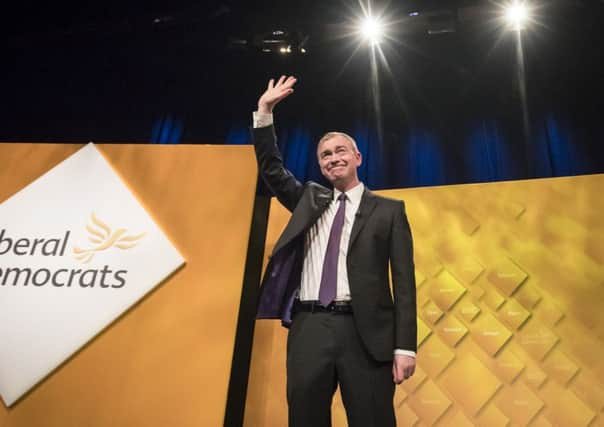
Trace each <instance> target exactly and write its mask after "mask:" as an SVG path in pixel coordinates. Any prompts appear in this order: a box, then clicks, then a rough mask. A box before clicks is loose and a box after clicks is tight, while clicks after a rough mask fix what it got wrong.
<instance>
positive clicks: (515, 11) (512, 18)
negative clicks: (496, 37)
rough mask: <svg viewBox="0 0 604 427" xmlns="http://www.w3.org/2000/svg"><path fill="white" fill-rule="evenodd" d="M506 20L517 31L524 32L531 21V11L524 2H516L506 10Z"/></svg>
mask: <svg viewBox="0 0 604 427" xmlns="http://www.w3.org/2000/svg"><path fill="white" fill-rule="evenodd" d="M504 17H505V20H506V22H507V24H508V25H509V26H510V27H511V28H512V29H513V30H516V31H520V30H523V29H524V27H525V25H526V23H527V21H528V20H529V10H528V7H527V6H526V4H525V3H524V2H519V1H515V2H514V3H511V4H509V5H508V6H507V7H506V8H505V15H504Z"/></svg>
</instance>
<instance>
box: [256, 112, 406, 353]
mask: <svg viewBox="0 0 604 427" xmlns="http://www.w3.org/2000/svg"><path fill="white" fill-rule="evenodd" d="M253 123H254V128H261V127H266V126H270V125H272V124H273V115H272V114H262V113H258V112H257V111H254V113H253ZM364 190H365V186H364V185H363V183H359V184H358V185H357V186H356V187H354V188H352V189H350V190H348V191H347V192H346V201H345V202H343V203H346V209H345V211H344V213H345V219H344V227H343V229H342V239H341V240H340V254H339V257H338V283H337V292H336V300H337V301H349V300H350V286H349V284H348V269H347V267H346V256H347V255H348V243H349V242H350V233H351V231H352V226H353V225H354V220H355V218H356V213H357V211H358V210H359V205H360V204H361V197H362V196H363V191H364ZM340 194H342V192H341V191H339V190H338V189H336V188H334V191H333V201H332V203H330V204H329V206H328V207H327V209H326V210H325V212H323V214H322V215H321V216H320V217H319V219H318V220H317V222H315V223H314V224H313V225H312V227H311V228H310V230H308V232H307V233H306V235H305V236H304V260H303V263H302V278H301V285H300V293H299V297H300V300H302V301H318V300H319V286H320V284H321V274H322V272H323V260H324V258H325V252H326V251H327V242H328V241H329V233H330V232H331V225H332V223H333V219H334V217H335V215H336V211H337V210H338V201H337V199H338V197H339V196H340ZM394 354H395V355H404V356H411V357H415V352H414V351H410V350H402V349H399V348H397V349H395V350H394Z"/></svg>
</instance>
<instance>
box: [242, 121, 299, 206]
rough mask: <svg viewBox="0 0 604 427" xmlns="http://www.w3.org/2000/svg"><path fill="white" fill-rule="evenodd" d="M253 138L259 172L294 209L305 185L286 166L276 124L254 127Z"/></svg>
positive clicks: (282, 199) (283, 201)
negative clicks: (280, 149)
mask: <svg viewBox="0 0 604 427" xmlns="http://www.w3.org/2000/svg"><path fill="white" fill-rule="evenodd" d="M252 139H253V141H254V150H255V152H256V160H257V162H258V172H259V173H260V175H261V176H262V179H263V180H264V182H265V183H266V185H267V186H268V187H269V188H270V190H271V191H272V192H273V194H274V195H275V196H276V197H277V199H278V200H279V201H280V202H281V204H283V206H285V207H286V208H287V209H288V210H289V211H293V210H294V209H295V207H296V205H297V204H298V201H299V200H300V198H301V197H302V193H303V190H304V186H303V185H302V183H300V181H298V180H297V179H296V178H295V177H294V175H293V174H292V173H291V172H290V171H289V170H287V169H286V168H285V165H284V164H283V158H282V157H281V153H280V152H279V147H277V137H276V135H275V128H274V126H267V127H262V128H255V129H252Z"/></svg>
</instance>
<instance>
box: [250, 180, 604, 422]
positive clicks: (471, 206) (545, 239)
mask: <svg viewBox="0 0 604 427" xmlns="http://www.w3.org/2000/svg"><path fill="white" fill-rule="evenodd" d="M602 188H604V175H590V176H579V177H569V178H555V179H539V180H528V181H515V182H501V183H491V184H476V185H459V186H447V187H431V188H417V189H406V190H391V191H379V192H378V193H379V194H383V195H385V196H389V197H393V198H396V199H404V200H405V201H406V206H407V212H408V216H409V219H410V223H411V228H412V230H413V235H414V241H415V261H416V277H417V288H418V317H419V319H418V320H419V332H418V335H419V336H418V339H419V343H420V346H419V351H418V368H417V371H416V374H415V375H414V376H413V378H412V379H411V380H410V381H408V382H405V383H404V384H403V385H401V386H399V387H398V388H397V392H396V396H395V407H396V414H397V419H398V425H400V426H413V425H421V426H431V425H441V426H455V427H463V426H471V425H479V426H485V427H486V426H488V427H496V426H525V425H531V426H563V427H571V426H588V425H589V426H604V414H603V412H602V410H603V408H604V361H603V359H604V315H603V314H602V310H603V305H604V198H603V197H602V195H601V193H600V191H602ZM288 217H289V213H288V212H287V211H286V210H285V209H284V208H282V207H281V206H280V205H279V204H278V203H275V202H274V203H273V205H272V208H271V213H270V224H269V231H268V235H267V242H266V247H267V248H266V249H267V251H266V252H267V254H268V253H270V251H271V249H272V247H273V245H274V243H275V241H276V239H277V237H278V235H279V234H280V232H281V230H282V229H283V228H284V226H285V223H286V221H287V219H288ZM285 341H286V331H285V329H283V328H281V326H280V325H279V323H278V322H276V321H259V322H257V323H256V332H255V337H254V349H253V356H252V365H251V372H250V383H249V389H248V398H247V407H246V414H245V424H244V425H245V426H247V427H256V426H285V425H287V409H286V407H287V406H286V400H285ZM333 420H334V426H345V425H346V416H345V412H344V409H343V406H342V401H341V399H340V397H339V394H336V398H335V401H334V405H333Z"/></svg>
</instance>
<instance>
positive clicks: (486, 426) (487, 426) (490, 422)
mask: <svg viewBox="0 0 604 427" xmlns="http://www.w3.org/2000/svg"><path fill="white" fill-rule="evenodd" d="M476 421H477V422H476V424H477V425H478V426H480V427H506V426H507V425H508V424H509V422H510V420H509V419H508V418H507V417H506V416H505V415H504V414H503V412H501V411H500V410H499V409H498V408H497V407H496V406H495V405H488V406H487V407H486V408H484V411H482V412H481V413H480V414H479V415H478V416H477V417H476Z"/></svg>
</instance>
